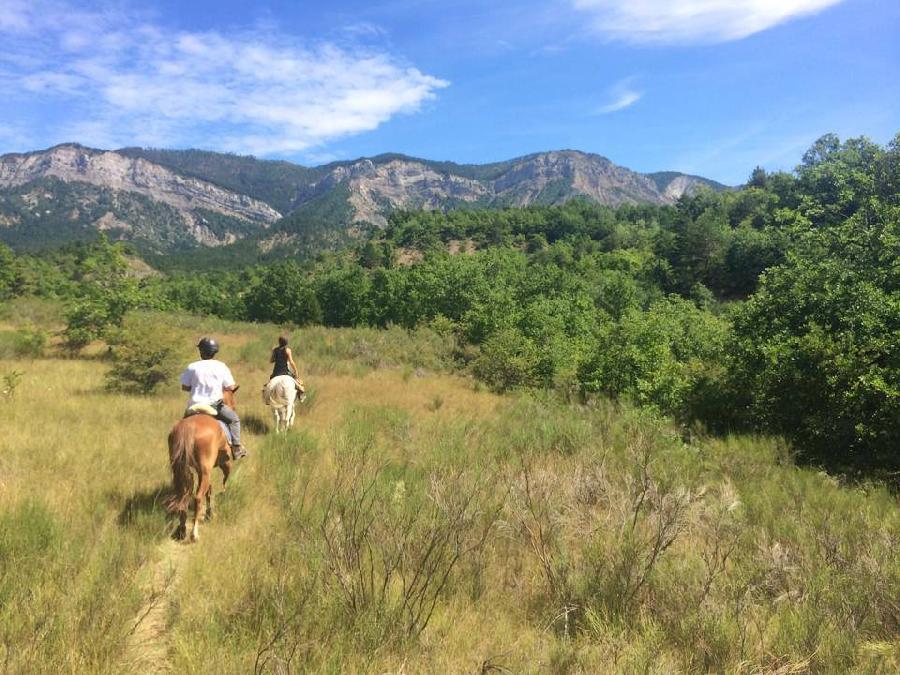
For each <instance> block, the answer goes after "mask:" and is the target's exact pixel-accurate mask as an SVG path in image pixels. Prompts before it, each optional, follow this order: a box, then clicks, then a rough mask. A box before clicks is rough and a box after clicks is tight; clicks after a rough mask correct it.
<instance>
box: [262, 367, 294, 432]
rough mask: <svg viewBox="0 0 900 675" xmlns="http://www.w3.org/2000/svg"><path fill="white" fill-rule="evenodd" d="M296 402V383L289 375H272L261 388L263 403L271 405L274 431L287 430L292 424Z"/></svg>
mask: <svg viewBox="0 0 900 675" xmlns="http://www.w3.org/2000/svg"><path fill="white" fill-rule="evenodd" d="M296 402H297V385H296V383H295V381H294V378H293V377H291V376H290V375H279V376H278V377H273V378H272V379H271V380H269V383H268V384H267V385H266V386H265V387H264V388H263V403H265V404H266V405H270V406H272V415H273V416H274V417H275V432H276V433H278V432H279V431H287V430H288V429H290V428H291V427H293V426H294V404H295V403H296Z"/></svg>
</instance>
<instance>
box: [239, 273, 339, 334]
mask: <svg viewBox="0 0 900 675" xmlns="http://www.w3.org/2000/svg"><path fill="white" fill-rule="evenodd" d="M244 306H245V310H244V315H245V316H246V317H247V318H248V319H251V320H253V321H271V322H274V323H279V324H294V325H296V326H307V325H309V324H316V323H321V322H322V308H321V306H320V305H319V301H318V299H317V297H316V294H315V292H314V291H313V289H312V288H311V287H310V284H309V282H308V279H307V275H306V274H305V273H304V272H303V271H302V270H301V269H300V267H299V266H298V265H297V264H296V263H294V262H293V261H286V262H282V263H278V264H275V265H272V266H270V267H267V268H266V269H265V270H263V272H262V274H261V275H260V276H259V277H258V278H256V279H254V280H253V282H252V284H251V285H250V288H249V289H247V293H246V295H245V296H244Z"/></svg>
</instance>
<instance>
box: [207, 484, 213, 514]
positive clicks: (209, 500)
mask: <svg viewBox="0 0 900 675" xmlns="http://www.w3.org/2000/svg"><path fill="white" fill-rule="evenodd" d="M212 517H213V489H212V485H210V486H209V489H208V490H207V491H206V520H212Z"/></svg>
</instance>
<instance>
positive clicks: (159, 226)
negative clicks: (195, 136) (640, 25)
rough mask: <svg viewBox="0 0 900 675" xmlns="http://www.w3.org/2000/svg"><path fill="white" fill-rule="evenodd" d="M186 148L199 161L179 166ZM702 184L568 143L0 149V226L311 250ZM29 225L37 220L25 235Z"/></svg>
mask: <svg viewBox="0 0 900 675" xmlns="http://www.w3.org/2000/svg"><path fill="white" fill-rule="evenodd" d="M182 155H185V156H189V158H190V157H194V158H195V159H196V158H197V157H199V158H200V160H202V161H200V160H198V161H196V162H193V163H188V164H187V165H185V164H184V161H183V160H185V157H184V156H182ZM195 155H196V156H197V157H195ZM176 160H177V161H176ZM285 166H288V167H294V168H295V169H296V170H287V169H285ZM188 174H190V175H188ZM54 181H56V187H54V185H53V184H52V183H53V182H54ZM59 181H62V183H59ZM32 182H34V184H33V185H32V184H31V183H32ZM60 185H62V186H64V187H66V186H67V187H66V190H63V189H60V188H59V186H60ZM225 185H227V186H230V188H231V189H229V188H226V187H223V186H225ZM79 186H80V187H79ZM236 186H237V188H236ZM702 186H705V187H710V188H712V189H714V190H715V189H725V186H722V185H719V184H718V183H715V182H713V181H709V180H706V179H704V178H700V177H697V176H688V175H685V174H681V173H677V172H659V173H652V174H641V173H637V172H635V171H631V170H629V169H626V168H624V167H621V166H617V165H616V164H613V163H612V162H611V161H610V160H608V159H607V158H605V157H601V156H599V155H594V154H589V153H584V152H578V151H575V150H559V151H553V152H542V153H536V154H533V155H527V156H525V157H519V158H517V159H513V160H509V161H506V162H498V163H495V164H489V165H458V164H453V163H450V162H433V161H429V160H423V159H417V158H414V157H407V156H404V155H396V154H394V155H381V156H378V157H372V158H362V159H359V160H356V161H350V162H337V163H334V164H329V165H325V166H321V167H317V168H314V169H306V168H303V167H298V166H295V165H288V164H287V163H285V162H278V163H273V162H266V161H264V160H257V159H254V158H252V157H235V156H231V155H217V154H216V153H211V152H202V151H183V152H170V151H165V150H159V151H141V150H140V149H134V148H132V149H126V150H122V151H104V150H93V149H90V148H85V147H82V146H80V145H74V144H66V145H60V146H56V147H54V148H50V149H48V150H44V151H39V152H32V153H25V154H10V155H3V156H0V233H2V234H3V237H4V238H5V239H7V240H9V241H12V240H13V239H15V240H16V241H18V242H26V243H29V244H30V243H32V242H31V241H30V239H29V237H31V239H35V240H38V239H40V238H41V237H45V238H46V236H47V232H48V231H51V230H52V228H53V227H57V228H67V229H68V231H69V234H68V235H67V236H69V237H70V238H71V237H74V236H83V235H84V234H85V233H88V232H90V231H96V230H103V231H106V232H107V233H108V234H109V235H110V236H115V237H118V238H123V239H130V240H135V241H139V242H141V244H142V245H143V246H146V247H149V248H151V249H152V250H155V251H160V252H164V251H171V250H177V249H180V248H185V247H192V246H196V245H197V244H200V245H203V246H219V245H224V244H228V243H232V242H234V241H236V240H238V239H241V238H243V237H248V236H250V237H255V238H256V239H258V241H259V245H260V247H261V250H263V251H265V250H266V248H267V247H269V248H273V247H274V248H278V247H282V246H287V245H288V244H290V242H292V241H294V240H296V242H295V243H296V246H297V247H300V248H303V247H306V248H309V249H315V248H316V247H321V246H328V247H331V246H337V245H340V244H341V242H346V241H347V239H348V237H349V238H352V236H353V233H354V232H360V231H365V230H366V228H367V225H366V223H370V224H372V225H374V226H376V227H383V226H384V225H385V224H386V223H387V216H388V215H389V214H390V212H391V211H393V210H395V209H419V208H421V209H449V208H456V207H460V206H469V207H472V208H475V207H479V208H480V207H492V206H493V207H499V206H528V205H531V204H562V203H564V202H566V201H567V200H569V199H572V198H576V197H580V198H586V199H589V200H591V201H594V202H598V203H600V204H606V205H608V206H613V207H615V206H619V205H620V204H638V203H650V204H673V203H675V202H676V201H677V200H678V199H679V198H680V197H681V196H683V195H685V194H692V193H693V192H695V191H696V190H698V189H699V188H701V187H702ZM235 189H239V190H241V192H246V193H248V194H242V193H241V192H237V191H235ZM272 195H275V196H277V198H278V203H280V204H282V205H284V206H288V205H289V206H290V211H289V213H288V214H287V215H288V217H287V218H285V219H284V220H283V221H282V222H281V223H279V225H278V227H275V228H273V229H272V230H271V231H270V232H267V230H268V229H269V227H270V226H271V225H272V224H273V223H275V222H276V221H278V220H279V219H280V218H281V213H279V212H278V211H277V210H276V209H275V208H273V207H272V205H271V204H269V203H267V202H266V201H265V199H270V201H271V196H272ZM142 200H143V201H142ZM63 209H66V210H65V211H63ZM51 221H52V223H53V225H52V226H51V225H48V223H50V222H51ZM35 224H40V227H36V228H34V234H33V235H29V233H28V231H29V227H32V226H34V225H35ZM79 228H81V229H79ZM306 235H310V236H306ZM36 243H40V241H36ZM298 250H299V249H298Z"/></svg>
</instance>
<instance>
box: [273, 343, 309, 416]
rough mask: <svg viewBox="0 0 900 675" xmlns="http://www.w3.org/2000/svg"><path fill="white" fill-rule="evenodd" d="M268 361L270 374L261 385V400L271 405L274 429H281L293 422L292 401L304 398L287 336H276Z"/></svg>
mask: <svg viewBox="0 0 900 675" xmlns="http://www.w3.org/2000/svg"><path fill="white" fill-rule="evenodd" d="M269 362H270V363H273V364H274V367H273V368H272V376H271V377H270V378H269V382H268V383H267V384H266V386H265V387H263V401H264V402H265V404H266V405H270V406H272V413H273V414H274V416H275V430H276V431H283V430H286V429H288V428H290V427H291V426H293V424H294V403H295V401H296V399H297V397H298V396H299V398H300V400H301V401H302V400H303V398H304V389H303V383H301V382H300V381H299V380H298V379H296V378H297V364H296V363H294V355H293V354H292V353H291V348H290V347H288V341H287V338H286V337H284V336H283V335H282V336H281V337H279V338H278V346H277V347H275V348H274V349H273V350H272V356H271V357H270V358H269Z"/></svg>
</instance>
